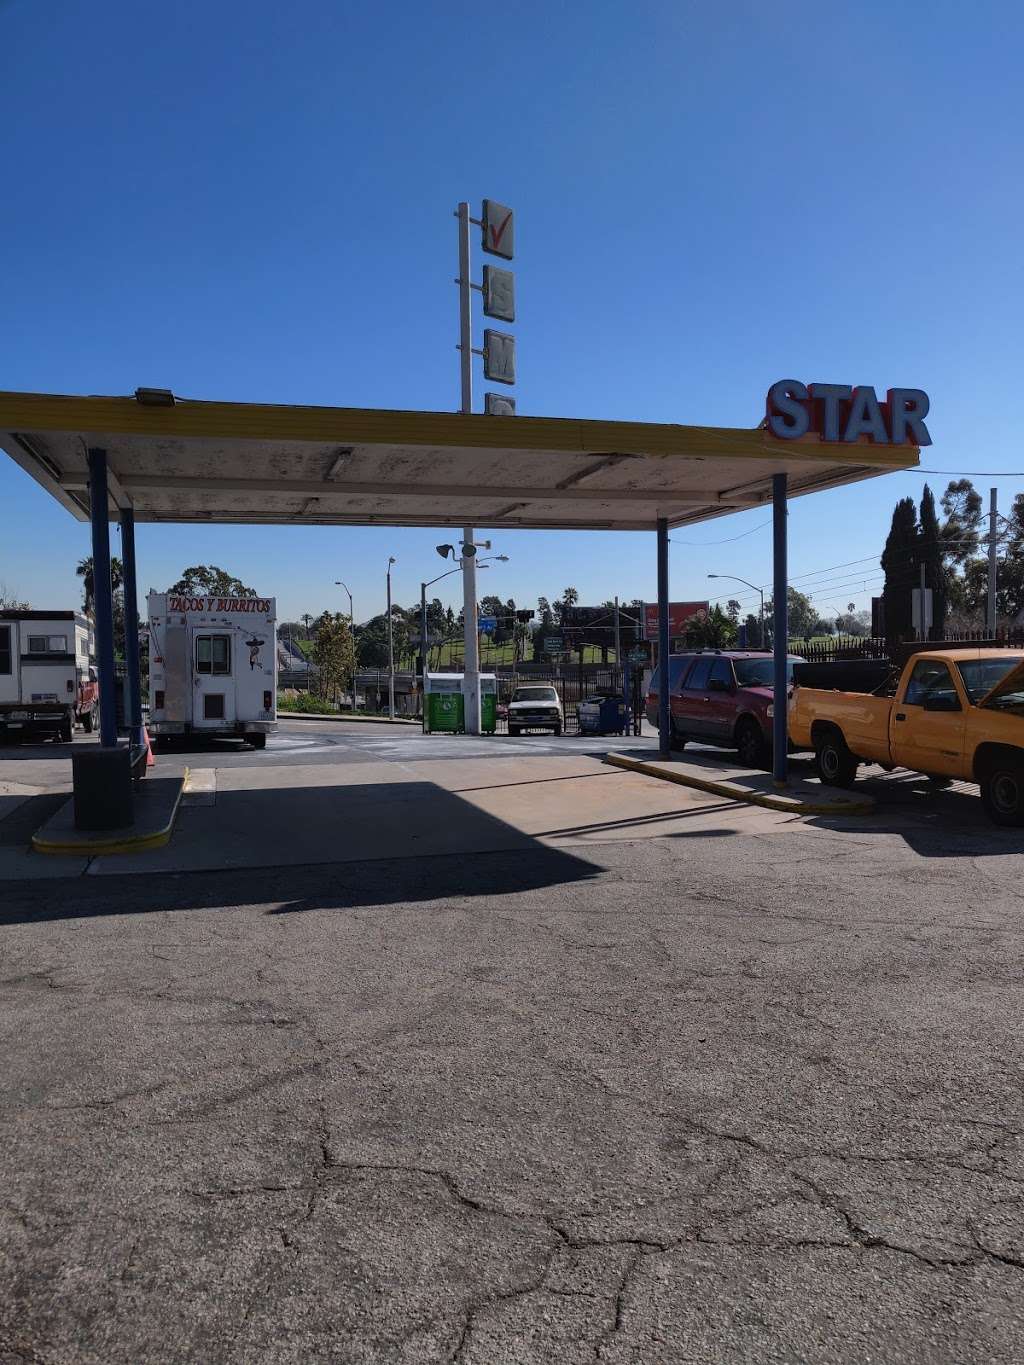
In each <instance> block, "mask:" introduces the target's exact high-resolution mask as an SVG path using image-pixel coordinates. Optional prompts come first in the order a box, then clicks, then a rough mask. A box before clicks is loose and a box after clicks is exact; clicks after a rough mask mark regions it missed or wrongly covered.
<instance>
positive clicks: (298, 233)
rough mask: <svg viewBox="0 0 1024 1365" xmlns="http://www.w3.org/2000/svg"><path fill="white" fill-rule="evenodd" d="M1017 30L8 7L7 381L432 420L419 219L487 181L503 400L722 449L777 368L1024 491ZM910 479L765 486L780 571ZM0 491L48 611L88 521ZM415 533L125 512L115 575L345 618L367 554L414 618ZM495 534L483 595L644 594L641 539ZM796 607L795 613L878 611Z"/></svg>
mask: <svg viewBox="0 0 1024 1365" xmlns="http://www.w3.org/2000/svg"><path fill="white" fill-rule="evenodd" d="M1022 40H1024V20H1022V12H1021V9H1020V6H1019V5H1014V4H1010V3H1000V4H996V3H986V2H985V0H982V2H981V3H976V4H973V5H972V6H970V8H969V9H967V8H965V7H964V6H963V5H962V4H959V3H951V2H950V0H945V2H943V0H930V2H929V3H924V2H923V0H920V2H919V3H901V4H898V5H893V4H892V3H882V0H867V2H866V3H857V4H853V3H847V4H844V5H822V4H820V3H819V2H816V3H809V2H808V0H799V2H798V3H786V2H785V0H783V3H780V4H776V5H764V4H761V3H755V2H754V0H736V2H735V3H733V4H731V5H708V4H697V3H687V2H686V0H656V2H654V3H652V2H651V0H633V3H630V4H625V3H609V2H607V0H605V2H604V3H602V0H588V3H586V4H584V3H582V0H578V3H576V4H562V5H559V4H552V3H551V0H521V2H520V3H518V4H516V5H500V6H494V7H493V8H491V7H489V6H487V5H485V4H483V3H481V2H480V0H473V2H472V3H469V0H445V3H443V4H442V3H434V4H428V5H424V4H422V3H419V4H411V3H408V0H393V3H391V4H390V5H386V6H385V5H368V4H365V3H359V4H356V3H352V2H351V0H304V3H302V4H299V5H290V6H283V5H280V4H279V3H274V4H271V3H269V2H268V0H246V3H244V4H243V3H241V0H219V3H216V4H209V3H198V0H177V3H175V4H173V5H167V4H164V5H155V4H142V5H139V4H129V3H127V0H102V2H101V3H99V4H85V3H83V2H82V0H78V2H77V3H70V0H54V2H53V3H49V4H45V5H43V4H39V3H33V2H32V0H0V77H2V82H3V91H4V118H3V127H2V130H0V153H2V164H3V166H4V176H5V183H6V185H7V194H6V196H5V206H4V212H3V216H2V219H0V261H2V269H3V281H4V282H3V288H2V292H0V299H2V308H0V361H2V364H0V388H4V389H14V390H21V389H24V390H39V391H48V392H62V393H86V394H88V393H111V394H116V393H128V392H131V391H132V390H133V389H134V388H135V387H136V386H137V385H140V384H142V385H154V386H159V387H169V388H173V389H174V390H175V392H176V393H179V394H182V395H186V396H192V397H201V398H221V399H239V400H259V401H267V402H282V403H306V402H310V403H338V404H348V405H353V406H368V407H375V406H379V407H408V408H440V409H454V408H455V407H457V405H458V375H457V354H456V351H455V349H454V343H455V341H456V291H455V287H454V285H453V284H452V277H453V275H454V273H455V228H454V220H453V219H452V216H451V213H452V209H453V207H454V205H455V203H456V202H457V201H458V200H459V199H462V198H466V199H469V200H470V201H471V202H473V203H478V202H479V200H480V198H481V197H482V196H484V195H489V196H491V197H493V198H496V199H499V200H502V201H504V202H506V203H509V204H512V205H514V206H515V209H516V211H517V260H516V262H515V265H514V268H515V269H516V271H517V285H518V295H519V298H518V307H519V315H520V318H521V321H520V322H519V323H518V324H517V325H516V328H515V331H516V333H517V335H518V339H519V372H520V383H519V385H518V388H517V397H518V403H519V410H520V411H521V412H523V413H535V414H551V415H558V416H587V417H621V418H636V419H642V420H647V421H665V422H697V423H707V424H719V425H754V424H755V423H756V422H757V421H758V419H759V417H760V416H761V413H762V411H763V399H764V393H765V390H766V389H767V387H768V385H769V384H770V383H771V382H772V381H773V380H775V379H777V378H780V377H784V376H793V377H797V378H802V379H805V380H814V379H818V380H829V381H837V382H853V383H870V384H874V385H875V386H876V387H877V388H878V389H880V390H881V389H884V388H886V387H888V386H889V385H910V386H918V387H922V388H925V389H927V390H928V391H929V393H930V395H931V398H932V417H931V420H930V426H931V430H932V435H933V437H934V440H935V444H934V446H933V447H932V448H931V450H930V451H928V452H927V459H926V461H925V463H926V464H927V465H929V466H930V467H936V468H939V469H943V470H945V469H953V470H967V471H974V470H978V471H981V470H986V471H987V470H995V471H999V470H1003V471H1007V472H1009V471H1012V470H1016V469H1024V451H1022V450H1021V438H1020V431H1019V419H1018V416H1017V408H1018V406H1019V405H1018V403H1017V394H1018V392H1019V389H1020V354H1021V353H1020V318H1021V315H1022V311H1024V310H1022V302H1024V300H1022V288H1021V247H1020V223H1021V220H1022V217H1024V213H1022V210H1024V202H1022V199H1024V191H1022V180H1021V174H1020V170H1021V165H1022V145H1021V134H1022V129H1024V118H1022V113H1024V110H1022V98H1021V80H1020V70H1019V61H1020V53H1021V50H1022ZM482 388H483V384H482V381H479V379H478V389H479V390H482ZM932 482H933V484H934V485H936V486H937V488H938V489H940V490H941V488H942V487H943V486H944V484H945V482H946V480H945V479H944V478H943V477H941V476H939V477H936V478H935V479H933V480H932ZM979 482H980V485H981V486H982V487H983V488H985V489H987V487H988V485H989V484H990V483H992V482H998V483H999V484H1000V488H1001V491H1002V496H1003V498H1004V500H1006V501H1008V500H1009V497H1010V496H1011V495H1012V493H1013V492H1016V491H1017V490H1018V489H1019V488H1024V478H1022V479H1013V478H1004V479H1003V480H1001V481H1000V480H990V479H988V478H985V477H982V478H980V480H979ZM922 483H923V480H922V479H920V478H918V477H902V476H901V477H894V478H890V479H887V480H884V481H880V482H876V483H873V484H868V485H866V486H863V487H860V488H854V489H849V490H842V491H837V492H834V493H830V494H822V495H818V496H816V497H813V498H805V499H800V500H796V501H794V503H793V505H792V515H791V520H790V524H791V546H792V552H791V572H792V576H793V579H794V581H795V582H796V584H797V586H801V585H804V586H806V585H808V584H815V583H817V582H818V581H819V580H817V579H814V578H812V577H807V575H810V574H812V573H814V572H816V571H819V570H823V569H826V568H828V567H829V566H831V565H836V564H841V563H844V562H846V561H851V560H858V559H861V558H862V557H866V556H875V555H877V554H878V553H879V552H880V550H881V546H882V542H883V539H884V536H885V533H886V531H887V529H888V523H889V517H890V514H891V509H892V505H893V503H894V501H895V500H896V498H897V497H899V496H901V495H903V494H905V493H908V492H909V493H913V494H914V495H915V496H917V495H919V493H920V490H921V486H922ZM0 505H2V507H3V509H4V515H3V520H2V524H0V581H2V582H5V583H6V584H7V587H8V589H9V590H14V591H17V592H18V593H19V594H20V595H22V596H24V597H28V598H29V599H30V600H31V601H32V603H33V604H34V605H39V606H43V605H45V606H65V605H69V604H70V603H71V601H72V600H77V598H78V593H79V587H78V584H77V582H76V580H75V579H74V575H73V570H74V564H75V562H76V561H77V559H78V558H79V557H80V556H82V555H85V554H87V553H88V552H89V545H88V535H87V530H86V528H85V527H82V526H79V525H78V524H77V523H75V522H73V521H72V520H71V519H70V517H68V515H67V514H66V513H65V512H63V511H62V510H61V509H60V508H58V507H57V505H56V504H55V503H53V502H52V501H51V500H50V499H49V498H48V497H47V496H46V495H44V494H43V493H42V491H41V490H40V489H38V488H37V487H36V486H35V485H34V484H33V483H32V482H31V481H30V480H29V479H28V478H27V477H26V476H25V475H24V474H22V473H21V471H20V470H18V469H17V468H16V467H14V466H13V464H12V463H11V462H10V461H8V460H6V458H2V457H0ZM765 520H766V516H765V513H763V512H762V513H758V512H751V513H744V514H742V515H738V516H735V517H732V518H729V519H727V520H720V521H716V522H713V523H709V524H708V525H705V526H701V527H697V528H694V529H690V530H688V531H685V532H679V533H677V534H676V535H675V537H674V539H675V544H674V546H673V554H672V593H673V596H674V597H677V598H694V597H701V596H704V595H705V594H706V592H707V587H708V585H707V580H706V577H705V575H706V574H707V573H708V571H718V572H722V573H725V572H732V573H736V574H740V575H742V576H743V577H745V578H750V579H752V580H754V581H755V582H766V581H768V579H769V578H770V534H771V533H770V529H769V528H767V527H765V528H763V529H759V530H754V531H753V532H752V534H750V535H743V536H742V538H741V539H737V540H734V541H732V542H731V543H717V544H716V543H715V542H723V541H726V540H727V538H731V537H735V536H740V535H741V533H744V532H746V531H750V530H751V528H753V527H756V526H759V525H761V523H763V522H764V521H765ZM442 529H445V530H446V531H447V530H450V528H442ZM445 538H446V539H450V536H446V537H445ZM438 539H439V537H438V535H437V534H436V533H435V532H432V531H411V530H386V529H384V530H382V529H373V530H365V531H361V530H348V529H338V528H310V529H300V528H281V529H278V530H273V529H271V530H267V529H263V528H260V529H256V528H243V527H225V528H191V527H143V528H141V530H140V533H139V560H140V578H141V584H140V587H141V588H142V590H143V591H144V590H145V588H146V587H149V586H152V587H156V588H163V587H165V586H166V585H167V584H168V583H169V582H170V581H171V580H173V578H175V577H177V576H178V574H179V572H180V570H181V569H182V568H183V567H184V566H185V565H187V564H192V563H198V562H216V563H218V564H220V565H222V566H223V567H225V568H227V569H229V570H231V571H232V572H234V573H236V574H238V575H239V576H240V577H241V578H243V579H244V580H245V581H247V582H249V583H251V584H252V585H253V586H255V587H256V588H257V589H258V590H259V591H261V592H265V593H271V592H273V593H276V594H277V596H278V599H279V603H280V607H281V610H282V614H284V615H292V614H297V613H299V612H301V611H303V610H308V611H311V612H316V611H318V610H320V609H322V608H323V607H324V606H326V605H330V604H333V605H334V606H335V607H341V606H342V605H343V599H342V598H341V596H340V590H336V589H334V588H333V586H332V585H333V580H334V579H336V578H339V577H344V578H346V579H347V580H348V581H349V583H350V585H351V586H352V588H353V590H354V592H355V595H356V614H357V616H358V617H360V618H364V617H366V616H367V615H369V614H370V612H371V611H372V610H380V609H381V607H382V605H383V598H384V568H385V563H386V559H387V556H388V555H389V554H394V555H396V556H397V559H398V563H397V565H396V567H395V597H396V600H398V601H400V602H403V603H410V602H412V601H414V600H415V599H416V597H417V596H418V584H419V581H420V579H421V578H422V577H424V576H425V575H428V574H432V573H433V572H435V571H437V570H438V569H439V567H440V561H439V560H438V559H437V558H436V556H435V555H434V553H433V545H434V543H435V542H436V541H437V540H438ZM496 549H500V550H501V551H503V552H506V553H508V554H509V555H510V556H511V562H510V563H509V564H507V565H500V566H496V567H495V568H494V569H492V570H491V571H490V573H489V574H487V575H486V576H485V577H482V578H481V580H480V583H481V591H484V590H485V588H486V590H487V591H500V592H501V594H502V595H503V596H508V595H514V596H515V597H516V598H517V599H518V600H519V601H521V602H526V603H530V602H532V599H534V598H535V597H536V596H537V595H538V594H540V593H543V594H546V595H549V596H551V595H554V594H557V593H558V592H559V591H560V590H561V589H562V588H563V587H565V585H566V584H573V585H574V586H575V587H576V588H577V589H578V590H579V592H580V600H581V601H582V602H588V601H594V600H598V601H600V600H603V599H604V598H605V597H607V596H610V595H612V594H614V593H616V592H618V593H620V594H623V595H625V596H634V595H635V596H639V597H648V598H649V597H651V596H652V595H653V592H654V537H653V536H646V535H624V534H622V535H617V536H611V535H603V536H599V535H593V534H582V533H574V534H563V535H560V536H555V535H550V534H542V533H539V532H518V533H504V534H502V535H501V537H500V542H499V543H498V544H497V545H496ZM854 572H855V573H861V572H862V570H861V569H860V567H857V568H856V569H855V570H854ZM863 572H864V573H865V575H870V574H873V573H877V564H876V563H874V562H868V563H866V564H865V565H864V566H863ZM458 582H459V580H458V579H457V578H455V579H450V580H448V584H447V585H442V586H451V585H453V584H454V585H455V586H454V588H453V590H452V591H451V592H450V593H449V594H447V595H446V597H447V598H448V600H451V599H454V598H456V597H457V596H458V594H459V592H460V589H459V587H458ZM820 582H821V586H820V587H817V588H816V592H817V594H818V600H819V605H820V606H821V608H822V609H823V610H828V609H829V608H830V607H833V609H834V605H839V606H842V605H843V604H844V603H845V602H846V601H855V602H856V603H857V604H858V606H862V605H864V604H866V602H867V600H868V598H869V597H870V593H871V589H872V587H873V586H874V587H875V590H876V591H877V585H876V584H874V583H872V581H871V579H870V577H865V578H864V579H863V581H861V582H850V583H849V584H847V583H846V581H845V580H844V576H843V575H842V574H841V573H840V574H834V575H831V577H830V576H829V575H824V574H822V575H821V576H820ZM749 600H750V595H749V594H747V595H746V596H745V597H744V604H745V605H746V603H747V602H748V601H749Z"/></svg>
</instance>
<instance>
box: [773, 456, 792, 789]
mask: <svg viewBox="0 0 1024 1365" xmlns="http://www.w3.org/2000/svg"><path fill="white" fill-rule="evenodd" d="M786 484H787V480H786V475H785V474H773V475H772V532H773V535H772V540H773V545H772V549H773V553H774V592H775V613H774V621H773V623H772V643H773V646H774V655H775V670H774V671H775V679H774V683H775V696H774V697H773V699H772V700H773V705H774V707H775V716H774V719H773V721H772V776H773V777H774V778H775V782H776V784H777V785H779V786H784V785H785V782H786V776H787V766H788V765H787V753H786V750H787V747H788V744H789V733H788V724H787V721H788V714H787V713H788V710H789V685H788V682H787V679H786V661H787V659H788V657H789V603H788V601H787V589H788V587H789V573H788V569H787V565H786V516H787V512H788V508H787V503H786Z"/></svg>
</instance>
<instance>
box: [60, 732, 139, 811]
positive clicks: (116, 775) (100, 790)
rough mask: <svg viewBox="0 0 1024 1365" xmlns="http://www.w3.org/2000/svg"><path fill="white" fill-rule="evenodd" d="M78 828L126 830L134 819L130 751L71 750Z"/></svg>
mask: <svg viewBox="0 0 1024 1365" xmlns="http://www.w3.org/2000/svg"><path fill="white" fill-rule="evenodd" d="M71 776H72V780H73V782H74V790H75V797H74V799H75V828H76V829H123V828H124V827H125V826H126V825H130V824H131V823H132V820H133V819H134V818H135V808H134V802H133V788H132V763H131V749H130V748H129V746H128V745H127V744H119V745H118V746H117V748H116V749H101V748H99V747H97V746H95V745H92V744H89V745H84V744H83V745H82V746H81V747H79V746H78V745H77V744H76V745H75V747H74V748H73V749H72V751H71Z"/></svg>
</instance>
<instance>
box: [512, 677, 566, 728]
mask: <svg viewBox="0 0 1024 1365" xmlns="http://www.w3.org/2000/svg"><path fill="white" fill-rule="evenodd" d="M564 727H565V716H564V715H563V713H562V703H561V701H560V700H559V697H558V692H557V690H556V689H555V688H554V687H551V686H550V685H548V684H541V683H534V684H532V685H531V686H529V687H517V688H516V690H515V691H514V692H513V693H512V700H511V701H510V702H509V704H508V732H509V734H510V735H519V734H522V732H523V731H524V730H550V731H551V732H552V733H553V734H556V735H560V734H561V733H562V730H563V728H564Z"/></svg>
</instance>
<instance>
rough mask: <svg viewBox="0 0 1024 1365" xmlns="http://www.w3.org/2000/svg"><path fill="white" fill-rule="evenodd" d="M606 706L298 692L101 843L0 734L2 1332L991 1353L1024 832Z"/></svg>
mask: <svg viewBox="0 0 1024 1365" xmlns="http://www.w3.org/2000/svg"><path fill="white" fill-rule="evenodd" d="M76 742H79V743H86V742H91V741H88V740H85V739H79V740H78V741H76ZM620 742H621V741H620ZM616 743H617V742H616V741H615V740H604V741H601V740H584V739H579V738H562V739H554V738H549V737H542V736H535V737H528V738H521V739H509V738H505V737H498V738H495V739H479V740H478V739H468V738H463V737H449V736H437V737H429V736H427V737H424V736H422V735H420V734H419V732H418V731H417V730H415V729H409V728H401V727H385V726H375V725H366V724H363V725H359V726H356V725H354V724H353V725H331V724H327V723H320V722H304V721H286V722H284V723H282V726H281V730H280V733H279V735H278V736H277V737H276V738H274V739H272V740H271V742H270V743H269V744H268V747H267V749H266V751H265V752H263V753H252V752H243V751H240V750H239V749H238V747H237V746H232V745H223V746H218V747H216V748H213V749H208V750H206V751H203V752H198V753H188V754H177V753H176V754H171V755H167V756H161V757H160V760H159V763H160V771H162V772H171V771H180V769H181V768H182V767H183V766H185V765H186V764H187V766H188V767H189V768H190V769H191V770H192V772H193V773H194V774H195V780H194V781H193V783H192V784H191V785H192V790H191V792H190V794H189V797H188V804H187V806H186V807H185V808H184V809H183V810H182V811H181V813H180V816H179V822H178V826H177V828H176V831H175V834H174V836H173V837H172V840H171V842H170V843H169V844H168V845H167V846H166V847H165V848H163V849H159V850H155V851H153V852H151V853H147V854H137V855H128V856H122V857H120V858H118V857H114V856H108V857H102V858H96V859H93V860H87V859H84V858H83V859H75V858H71V859H60V858H45V857H42V856H41V855H38V854H32V853H29V852H27V851H26V850H27V842H28V838H29V837H30V834H31V828H32V827H33V826H34V823H36V822H37V821H38V820H40V819H42V818H43V817H44V815H45V813H46V812H47V811H48V810H49V809H51V808H52V806H53V805H54V804H55V803H56V802H57V801H59V800H60V799H62V793H63V792H65V791H66V789H67V782H68V759H67V751H66V750H62V749H59V748H56V747H54V748H49V747H46V748H39V749H29V748H26V749H23V750H4V751H0V876H2V877H3V879H4V880H3V881H2V882H0V894H2V911H0V921H2V926H3V927H2V935H3V939H2V941H3V948H4V952H3V969H2V978H0V1029H2V1037H3V1049H4V1058H5V1067H4V1082H3V1092H2V1099H0V1130H2V1140H3V1148H4V1152H5V1176H6V1180H5V1192H4V1199H3V1218H2V1221H0V1229H2V1231H0V1277H2V1283H3V1286H4V1289H5V1292H4V1294H3V1295H2V1296H0V1359H11V1360H27V1361H47V1362H48V1361H71V1360H74V1361H82V1360H89V1361H126V1362H127V1361H140V1360H145V1361H178V1360H184V1359H203V1360H210V1361H246V1360H255V1359H259V1360H271V1361H298V1360H308V1359H330V1360H337V1361H346V1362H348V1361H352V1362H364V1361H365V1362H371V1361H372V1362H382V1361H386V1362H403V1363H405V1362H435V1361H453V1362H454V1361H458V1362H463V1365H467V1363H468V1362H476V1363H478V1365H495V1363H496V1362H517V1363H518V1362H524V1361H525V1362H538V1363H539V1362H551V1361H559V1362H577V1361H581V1362H582V1361H588V1362H590V1361H594V1360H600V1361H606V1362H644V1363H645V1365H646V1362H677V1361H679V1362H682V1361H697V1360H701V1361H702V1360H730V1361H733V1360H738V1361H763V1360H780V1361H782V1360H785V1361H793V1360H814V1361H846V1360H850V1359H872V1358H874V1359H891V1358H894V1357H897V1356H898V1357H899V1358H900V1359H901V1360H912V1361H922V1362H924V1361H929V1362H931V1361H938V1360H958V1361H979V1362H980V1361H1011V1360H1017V1359H1019V1358H1020V1353H1021V1352H1020V1340H1021V1331H1022V1328H1024V1321H1022V1319H1024V1310H1022V1309H1021V1306H1020V1303H1021V1295H1020V1280H1021V1268H1022V1266H1024V1219H1022V1206H1021V1198H1022V1196H1021V1181H1022V1179H1024V1166H1022V1159H1024V1112H1022V1111H1024V1101H1022V1099H1021V1094H1022V1087H1021V1080H1022V1071H1024V1067H1022V1060H1024V1058H1022V1046H1021V1042H1020V1024H1019V1020H1020V1017H1021V1013H1022V1007H1024V987H1022V973H1021V962H1022V956H1024V939H1022V934H1021V916H1022V894H1021V890H1020V887H1021V878H1022V872H1024V858H1022V855H1021V851H1020V849H1021V843H1020V838H1019V834H1014V833H1013V832H1008V831H1000V830H997V829H994V828H993V827H991V826H990V825H989V824H988V822H987V821H986V819H985V817H984V815H983V814H982V812H981V810H980V803H979V802H978V800H977V797H976V795H975V794H974V793H973V790H972V789H971V788H969V787H964V788H960V787H956V786H955V787H953V788H951V789H949V790H945V791H934V790H932V789H931V788H929V786H928V784H927V783H925V782H924V781H922V780H919V779H915V778H910V777H908V776H905V775H904V776H903V777H901V776H899V775H898V774H894V775H893V776H892V777H888V778H887V777H885V776H884V775H882V774H881V773H878V774H877V775H876V776H873V777H870V778H869V780H868V781H867V782H866V783H865V784H864V786H865V787H866V788H868V789H870V790H872V791H873V792H874V793H875V794H876V796H877V798H878V802H879V804H878V807H877V809H876V811H875V813H874V814H873V815H870V816H863V817H849V816H847V817H842V818H838V817H832V816H828V817H822V816H810V817H795V816H792V815H789V814H785V813H781V812H774V811H768V810H761V809H757V808H754V807H750V806H745V805H739V804H737V803H735V802H731V801H727V800H722V799H719V798H717V797H714V796H709V795H707V794H705V793H702V792H698V791H690V790H688V789H685V788H680V787H676V786H673V785H670V784H667V783H661V782H658V781H656V780H654V779H651V778H647V777H644V776H642V775H640V774H636V773H629V772H623V771H620V770H616V769H611V768H609V767H608V766H607V765H606V764H604V762H603V761H602V758H603V753H604V752H605V751H606V750H607V749H609V748H612V747H615V746H616ZM636 743H637V742H636V741H630V744H631V747H635V746H636ZM652 747H653V746H652Z"/></svg>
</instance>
